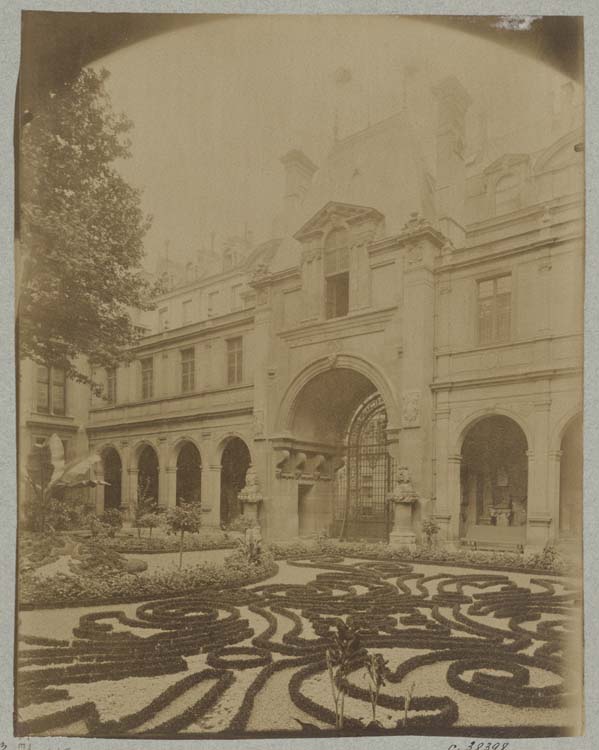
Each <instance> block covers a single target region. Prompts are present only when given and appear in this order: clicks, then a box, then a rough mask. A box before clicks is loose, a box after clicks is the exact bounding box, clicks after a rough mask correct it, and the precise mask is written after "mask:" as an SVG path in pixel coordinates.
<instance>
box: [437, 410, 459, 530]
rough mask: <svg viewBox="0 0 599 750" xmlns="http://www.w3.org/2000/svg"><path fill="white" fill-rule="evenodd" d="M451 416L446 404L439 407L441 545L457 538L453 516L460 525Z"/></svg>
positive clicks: (438, 468)
mask: <svg viewBox="0 0 599 750" xmlns="http://www.w3.org/2000/svg"><path fill="white" fill-rule="evenodd" d="M449 416H450V409H449V406H447V405H446V404H443V405H438V406H437V409H436V411H435V449H436V461H435V463H436V483H435V509H434V517H435V521H436V522H437V523H438V524H439V542H440V543H441V544H445V543H447V542H449V541H451V540H453V539H454V538H455V536H456V534H455V533H454V532H453V529H452V528H451V527H450V526H451V520H452V516H455V515H457V516H458V523H459V495H458V504H457V505H454V502H453V501H454V492H453V490H452V486H451V483H452V482H453V481H454V467H453V462H451V463H450V458H449ZM458 475H459V469H458ZM454 525H455V524H454Z"/></svg>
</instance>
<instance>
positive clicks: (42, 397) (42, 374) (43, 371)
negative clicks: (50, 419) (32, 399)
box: [36, 365, 50, 414]
mask: <svg viewBox="0 0 599 750" xmlns="http://www.w3.org/2000/svg"><path fill="white" fill-rule="evenodd" d="M36 404H37V410H38V411H39V412H42V413H43V414H48V413H49V412H50V370H49V368H48V367H44V366H43V365H39V366H38V368H37V390H36Z"/></svg>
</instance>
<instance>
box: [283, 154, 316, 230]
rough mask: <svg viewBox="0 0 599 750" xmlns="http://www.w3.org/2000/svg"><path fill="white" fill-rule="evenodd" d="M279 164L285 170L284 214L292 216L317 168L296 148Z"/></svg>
mask: <svg viewBox="0 0 599 750" xmlns="http://www.w3.org/2000/svg"><path fill="white" fill-rule="evenodd" d="M281 163H282V164H283V167H284V168H285V213H286V214H287V215H293V213H294V212H295V211H297V209H298V208H299V206H301V204H302V201H303V200H304V196H305V194H306V193H307V192H308V189H309V188H310V185H311V183H312V177H313V176H314V172H316V170H317V169H318V167H317V166H316V164H313V163H312V162H311V161H310V159H308V157H307V156H306V154H304V152H303V151H300V150H299V149H296V148H294V149H292V150H291V151H288V152H287V153H286V154H285V155H284V156H282V157H281Z"/></svg>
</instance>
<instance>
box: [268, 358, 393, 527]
mask: <svg viewBox="0 0 599 750" xmlns="http://www.w3.org/2000/svg"><path fill="white" fill-rule="evenodd" d="M387 421H388V414H387V408H386V403H385V401H384V399H383V396H382V394H381V393H380V392H379V390H378V389H377V387H376V385H375V384H374V383H373V382H372V380H370V378H369V377H367V375H365V374H363V373H362V372H359V371H358V370H354V369H352V368H350V367H344V366H336V361H333V362H332V366H330V367H329V368H328V369H326V370H322V371H320V372H318V373H316V374H315V375H314V376H313V377H312V378H311V379H310V380H308V382H307V383H305V385H304V386H303V387H302V388H301V390H300V391H299V393H298V394H297V396H296V397H295V399H294V402H293V405H292V408H291V409H290V416H289V420H288V427H287V430H288V431H289V432H290V433H291V436H292V441H290V444H289V448H288V452H289V454H290V456H289V459H288V460H287V464H286V465H285V466H283V467H282V474H283V475H285V476H287V477H289V476H290V474H291V477H292V478H293V477H294V476H295V477H296V478H297V490H296V493H297V509H298V510H297V512H298V533H299V534H300V535H310V534H315V533H319V532H322V531H325V532H328V533H330V534H332V535H333V536H341V537H345V538H354V539H358V538H363V539H379V540H385V541H387V539H388V533H389V513H388V504H387V502H386V496H387V494H388V492H389V490H390V489H391V474H392V459H391V456H390V453H389V446H388V439H387ZM296 446H298V447H296ZM299 446H301V447H299ZM287 466H288V467H289V468H286V467H287ZM313 466H318V467H324V468H319V469H318V471H317V472H315V471H314V470H313V468H312V467H313ZM331 480H332V481H331Z"/></svg>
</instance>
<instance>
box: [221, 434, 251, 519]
mask: <svg viewBox="0 0 599 750" xmlns="http://www.w3.org/2000/svg"><path fill="white" fill-rule="evenodd" d="M250 463H251V458H250V451H249V449H248V447H247V445H246V444H245V443H244V442H243V440H242V439H241V438H238V437H233V438H231V439H230V440H229V441H228V442H227V444H226V445H225V448H224V450H223V453H222V457H221V471H220V522H221V524H223V525H225V526H227V525H228V524H230V523H231V522H232V521H234V520H235V519H236V518H237V517H238V516H239V515H240V514H241V512H242V508H241V503H240V502H239V500H238V498H237V495H238V494H239V492H240V491H241V490H242V489H243V487H244V485H245V475H246V472H247V470H248V466H249V465H250Z"/></svg>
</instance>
